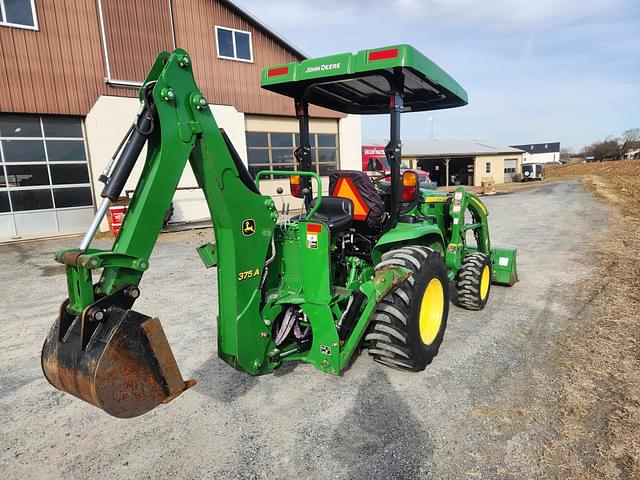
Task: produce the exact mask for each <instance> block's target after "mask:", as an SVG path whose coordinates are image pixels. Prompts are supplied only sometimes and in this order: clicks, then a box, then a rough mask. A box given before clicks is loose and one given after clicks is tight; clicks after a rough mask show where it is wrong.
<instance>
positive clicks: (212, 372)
mask: <svg viewBox="0 0 640 480" xmlns="http://www.w3.org/2000/svg"><path fill="white" fill-rule="evenodd" d="M190 378H194V379H196V380H197V381H198V384H197V385H196V386H195V387H194V388H195V389H196V390H197V391H199V392H201V393H204V394H205V395H208V396H209V397H211V398H213V399H214V400H217V401H219V402H223V403H231V402H232V401H234V400H237V399H238V398H240V397H243V396H245V395H246V394H247V393H249V392H250V391H251V389H253V387H255V386H256V385H257V384H258V382H259V381H260V380H259V379H258V377H253V376H251V375H249V374H247V373H244V372H238V371H236V370H234V369H233V368H231V367H230V366H229V365H227V364H226V363H224V362H223V361H222V360H220V359H219V358H218V357H210V358H209V359H208V360H207V361H206V362H204V363H203V364H202V365H200V368H198V369H197V370H196V371H194V372H193V375H191V377H190Z"/></svg>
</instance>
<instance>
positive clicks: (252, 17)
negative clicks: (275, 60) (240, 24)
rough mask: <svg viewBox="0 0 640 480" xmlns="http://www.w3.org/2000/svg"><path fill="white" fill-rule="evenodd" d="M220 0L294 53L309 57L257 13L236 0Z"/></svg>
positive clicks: (303, 57)
mask: <svg viewBox="0 0 640 480" xmlns="http://www.w3.org/2000/svg"><path fill="white" fill-rule="evenodd" d="M219 1H220V2H221V3H223V4H225V5H227V6H228V7H229V8H231V9H232V10H235V11H236V12H238V14H240V15H241V16H243V17H245V18H246V19H247V20H248V21H249V22H251V23H253V24H255V25H256V26H257V27H259V28H260V29H261V30H263V31H264V32H265V33H266V34H267V35H270V36H271V37H273V38H275V39H276V40H278V41H279V42H280V43H282V44H283V45H284V46H285V47H286V48H288V49H289V50H291V51H292V52H293V53H295V54H296V55H298V56H299V57H301V58H302V59H305V58H309V55H307V54H306V53H304V52H303V51H302V50H300V49H299V48H298V47H296V46H295V45H294V44H293V43H291V42H290V41H289V40H287V39H286V38H284V37H283V36H282V35H280V34H279V33H278V32H276V31H275V30H274V29H273V28H271V27H269V26H268V25H267V24H266V23H264V22H262V21H261V20H258V18H257V17H256V16H255V15H253V14H252V13H251V12H249V11H248V10H246V9H244V8H242V7H240V6H239V5H238V4H237V3H236V2H232V1H231V0H219Z"/></svg>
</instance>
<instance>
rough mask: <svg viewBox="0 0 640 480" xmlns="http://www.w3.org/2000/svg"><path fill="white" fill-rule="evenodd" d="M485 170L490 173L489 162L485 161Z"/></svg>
mask: <svg viewBox="0 0 640 480" xmlns="http://www.w3.org/2000/svg"><path fill="white" fill-rule="evenodd" d="M485 172H487V173H491V162H487V163H485Z"/></svg>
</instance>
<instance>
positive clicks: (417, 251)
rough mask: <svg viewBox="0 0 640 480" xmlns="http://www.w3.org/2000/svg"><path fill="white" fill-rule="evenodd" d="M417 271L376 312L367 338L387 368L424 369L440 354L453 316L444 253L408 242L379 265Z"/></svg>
mask: <svg viewBox="0 0 640 480" xmlns="http://www.w3.org/2000/svg"><path fill="white" fill-rule="evenodd" d="M385 266H399V267H404V268H408V269H410V270H412V271H413V275H411V276H410V277H409V278H408V279H407V280H405V281H404V282H403V283H402V284H401V285H400V286H399V287H398V288H396V289H395V290H393V291H392V292H389V293H388V294H387V295H385V297H384V298H383V299H382V300H381V301H380V303H379V304H378V306H377V308H376V311H375V312H374V314H373V317H372V320H371V324H370V326H369V330H368V333H367V335H366V336H365V342H367V343H368V348H369V355H371V356H372V357H373V358H374V360H376V361H377V362H380V363H382V364H384V365H386V366H389V367H392V368H396V369H401V370H412V371H420V370H424V368H425V367H426V366H427V365H429V364H430V363H431V361H432V360H433V358H434V357H435V356H436V355H437V354H438V350H439V349H440V345H441V344H442V339H443V338H444V331H445V329H446V327H447V316H448V314H449V280H448V278H447V268H446V266H445V263H444V259H443V258H442V256H441V255H440V254H439V253H437V252H434V251H432V250H431V249H429V248H426V247H420V246H406V247H402V248H399V249H396V250H391V251H389V252H387V253H385V254H384V255H383V256H382V262H380V263H379V264H378V265H377V266H376V268H381V267H385Z"/></svg>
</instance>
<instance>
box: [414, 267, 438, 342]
mask: <svg viewBox="0 0 640 480" xmlns="http://www.w3.org/2000/svg"><path fill="white" fill-rule="evenodd" d="M443 314H444V288H442V283H440V280H438V279H437V278H432V279H431V280H430V281H429V283H428V284H427V288H426V289H425V291H424V295H423V296H422V303H421V304H420V318H419V325H418V328H419V330H420V338H421V339H422V343H424V344H425V345H431V344H432V343H433V341H434V340H435V339H436V337H437V336H438V332H439V331H440V325H441V324H442V315H443Z"/></svg>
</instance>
